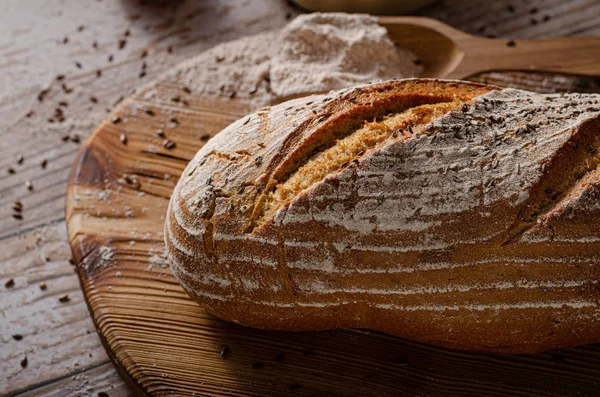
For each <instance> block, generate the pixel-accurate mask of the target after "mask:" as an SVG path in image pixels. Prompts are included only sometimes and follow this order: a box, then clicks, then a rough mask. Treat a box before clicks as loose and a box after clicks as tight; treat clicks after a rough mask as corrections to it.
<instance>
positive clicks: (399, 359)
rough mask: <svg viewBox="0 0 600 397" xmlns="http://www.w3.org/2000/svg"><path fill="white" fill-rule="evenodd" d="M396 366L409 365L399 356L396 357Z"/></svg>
mask: <svg viewBox="0 0 600 397" xmlns="http://www.w3.org/2000/svg"><path fill="white" fill-rule="evenodd" d="M396 365H402V366H405V365H408V361H406V360H405V359H404V358H402V357H400V356H397V357H396Z"/></svg>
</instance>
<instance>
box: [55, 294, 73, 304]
mask: <svg viewBox="0 0 600 397" xmlns="http://www.w3.org/2000/svg"><path fill="white" fill-rule="evenodd" d="M58 301H59V302H60V303H67V302H70V301H71V298H69V295H68V294H67V295H63V296H61V297H60V298H58Z"/></svg>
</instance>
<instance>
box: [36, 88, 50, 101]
mask: <svg viewBox="0 0 600 397" xmlns="http://www.w3.org/2000/svg"><path fill="white" fill-rule="evenodd" d="M49 92H50V88H46V89H45V90H42V91H40V93H39V94H38V96H37V99H38V101H40V102H42V101H43V100H44V97H45V96H46V95H47V94H48V93H49Z"/></svg>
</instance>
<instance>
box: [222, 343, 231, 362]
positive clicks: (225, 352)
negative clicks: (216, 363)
mask: <svg viewBox="0 0 600 397" xmlns="http://www.w3.org/2000/svg"><path fill="white" fill-rule="evenodd" d="M220 355H221V357H222V358H223V360H227V359H228V358H229V356H230V355H231V349H230V348H229V347H227V346H223V349H221V353H220Z"/></svg>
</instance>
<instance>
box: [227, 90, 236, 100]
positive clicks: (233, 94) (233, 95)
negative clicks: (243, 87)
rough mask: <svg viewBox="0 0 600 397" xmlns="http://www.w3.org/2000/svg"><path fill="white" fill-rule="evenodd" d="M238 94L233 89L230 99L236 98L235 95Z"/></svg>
mask: <svg viewBox="0 0 600 397" xmlns="http://www.w3.org/2000/svg"><path fill="white" fill-rule="evenodd" d="M236 95H237V92H235V91H231V92H230V93H229V98H230V99H233V98H235V96H236Z"/></svg>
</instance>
